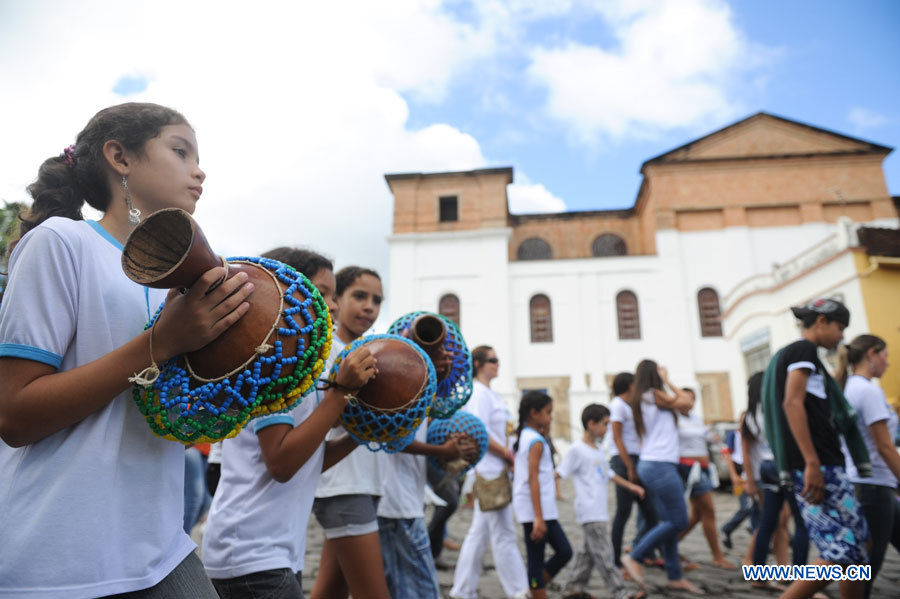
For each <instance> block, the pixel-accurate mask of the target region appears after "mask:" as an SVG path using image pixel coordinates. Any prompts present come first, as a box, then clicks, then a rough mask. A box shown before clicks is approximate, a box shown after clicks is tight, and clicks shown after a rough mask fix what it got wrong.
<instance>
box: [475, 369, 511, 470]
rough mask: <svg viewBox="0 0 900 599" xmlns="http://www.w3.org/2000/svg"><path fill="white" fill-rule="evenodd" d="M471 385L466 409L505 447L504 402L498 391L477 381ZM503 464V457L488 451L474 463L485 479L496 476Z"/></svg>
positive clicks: (504, 463) (492, 437)
mask: <svg viewBox="0 0 900 599" xmlns="http://www.w3.org/2000/svg"><path fill="white" fill-rule="evenodd" d="M472 387H473V388H472V397H471V399H469V402H468V403H467V404H466V409H467V410H468V411H470V412H472V413H473V414H475V415H476V416H478V418H479V420H481V422H483V423H484V426H485V428H486V429H487V432H488V435H489V436H490V437H491V439H493V440H494V441H496V442H497V443H499V444H500V445H501V446H503V447H506V414H507V413H506V403H505V402H504V401H503V398H502V397H500V395H499V394H498V393H495V392H494V391H491V389H489V388H488V387H487V386H486V385H484V384H482V383H481V382H479V381H475V384H474V385H473V386H472ZM505 465H506V462H505V461H504V460H503V458H501V457H500V456H498V455H496V454H494V453H492V452H491V451H488V452H487V453H485V454H484V457H483V458H481V460H480V461H479V462H478V464H476V465H475V472H477V473H478V474H480V475H481V476H483V477H484V478H487V479H492V478H497V477H498V476H500V473H501V472H503V467H504V466H505Z"/></svg>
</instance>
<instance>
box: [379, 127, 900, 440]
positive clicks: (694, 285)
mask: <svg viewBox="0 0 900 599" xmlns="http://www.w3.org/2000/svg"><path fill="white" fill-rule="evenodd" d="M891 151H892V149H891V148H888V147H884V146H880V145H876V144H874V143H871V142H868V141H864V140H861V139H856V138H853V137H849V136H846V135H842V134H839V133H835V132H832V131H827V130H824V129H821V128H818V127H814V126H810V125H806V124H803V123H800V122H797V121H793V120H789V119H785V118H781V117H778V116H774V115H771V114H767V113H764V112H761V113H758V114H755V115H753V116H750V117H748V118H745V119H743V120H741V121H739V122H737V123H734V124H732V125H729V126H727V127H725V128H723V129H720V130H718V131H715V132H713V133H710V134H709V135H706V136H704V137H701V138H699V139H696V140H694V141H691V142H689V143H686V144H684V145H683V146H680V147H677V148H674V149H672V150H669V151H667V152H665V153H662V154H660V155H659V156H656V157H654V158H650V159H649V160H647V161H646V162H644V163H643V165H642V166H641V174H642V176H643V179H642V182H641V185H640V190H639V191H638V194H637V198H636V199H635V202H634V205H633V206H632V207H631V208H627V209H622V210H589V211H572V212H562V213H556V214H510V212H509V208H508V202H507V194H506V186H507V185H509V184H510V183H512V181H513V169H512V168H509V167H505V168H487V169H478V170H471V171H463V172H448V173H402V174H389V175H386V176H385V179H386V180H387V184H388V185H389V187H390V189H391V192H392V193H393V196H394V218H393V234H392V235H391V236H390V237H389V246H390V283H389V289H387V290H386V291H387V293H388V296H389V297H390V298H391V311H392V314H391V316H392V317H397V316H400V315H402V314H404V313H406V312H409V311H411V310H431V311H435V312H440V313H441V314H445V315H447V316H449V317H451V318H453V319H454V320H455V321H456V322H457V323H459V325H460V327H461V330H462V333H463V335H464V336H465V338H466V340H467V341H468V343H469V345H470V347H474V346H476V345H481V344H486V345H491V346H492V347H494V348H495V349H496V351H497V355H498V356H499V358H500V376H499V378H498V379H497V380H496V381H495V382H494V385H493V386H494V388H495V389H496V390H497V391H498V392H500V393H501V394H503V395H504V397H506V398H507V401H508V405H509V407H510V409H511V410H512V411H513V413H515V410H516V406H517V401H518V397H519V395H520V393H521V392H522V391H524V390H528V389H542V390H545V391H546V392H547V393H549V394H550V395H551V396H552V397H553V399H554V424H553V430H552V431H551V434H552V436H553V437H556V438H560V439H568V438H572V437H573V436H574V435H577V434H578V432H579V430H580V428H581V424H580V413H581V410H582V408H583V407H584V406H585V405H587V404H588V403H592V402H599V403H604V404H605V403H608V401H609V399H610V394H611V391H610V386H611V381H612V378H613V377H614V376H615V375H616V373H618V372H621V371H631V372H633V371H634V368H635V366H636V365H637V363H638V362H639V361H640V360H642V359H644V358H651V359H653V360H655V361H657V362H658V363H659V364H662V365H665V366H667V367H668V369H669V372H670V377H671V378H672V380H673V381H676V382H678V383H679V384H681V385H683V386H686V387H692V388H694V389H696V390H697V391H698V399H699V400H700V401H699V403H698V406H697V409H698V410H699V411H700V412H701V413H702V415H703V416H704V418H705V419H706V420H707V421H708V422H715V421H734V420H736V418H737V417H738V415H739V414H740V410H741V409H742V406H744V405H745V404H746V396H745V391H744V390H745V388H746V387H745V385H746V378H747V376H749V374H752V371H753V369H754V368H757V367H758V363H760V361H761V360H763V356H762V353H764V352H762V353H761V351H760V348H761V347H763V346H765V347H766V348H767V349H766V351H769V352H772V353H774V351H777V349H778V347H774V346H771V343H770V342H769V340H770V338H771V339H776V338H777V339H778V340H779V342H780V340H781V336H779V335H780V334H779V335H769V336H767V335H768V333H762V332H761V331H762V330H763V329H765V327H766V324H765V322H764V321H765V318H762V319H760V318H759V316H760V315H759V314H756V313H755V312H753V311H752V310H751V312H747V311H746V310H747V309H748V307H750V306H751V304H752V302H751V301H750V299H747V298H748V297H749V298H751V299H752V298H753V297H756V296H760V297H762V296H766V297H772V295H771V293H769V294H768V295H767V294H766V293H765V292H764V290H765V289H769V290H770V291H771V289H770V288H772V287H773V286H777V284H778V282H777V281H775V280H774V279H773V276H774V275H773V269H776V270H777V269H778V268H779V265H783V264H787V263H790V262H791V261H792V260H795V259H796V257H797V256H800V255H806V254H805V253H808V252H810V251H813V252H815V249H813V250H810V248H816V247H819V245H820V244H822V243H827V242H828V240H830V239H832V238H836V236H841V235H842V236H843V237H840V239H841V240H843V241H844V247H845V249H846V247H848V244H850V245H852V243H850V242H851V241H852V242H853V243H858V235H857V232H858V229H859V225H861V224H862V225H866V226H867V227H873V228H878V229H894V230H896V229H897V227H898V219H897V207H896V206H895V204H894V200H893V199H892V198H891V196H890V194H889V193H888V190H887V185H886V182H885V177H884V173H883V170H882V162H883V160H884V159H885V157H886V156H887V155H888V154H889V153H890V152H891ZM854 223H855V224H854ZM894 239H896V237H894ZM863 255H865V254H863ZM808 261H809V260H807V262H808ZM801 270H802V269H801ZM795 274H802V273H800V271H798V273H795ZM889 274H890V273H889ZM767 277H768V278H767ZM889 278H890V277H889ZM891 280H893V281H895V282H897V283H898V284H900V280H897V279H891ZM748 281H756V283H758V285H757V286H756V287H753V284H750V286H749V287H748ZM817 284H818V283H816V284H811V285H806V286H804V285H800V286H799V287H796V288H795V289H794V290H793V294H794V295H792V296H788V295H785V294H781V295H779V296H778V298H777V300H772V301H768V303H767V304H766V305H765V306H764V307H762V308H760V310H763V311H769V312H773V313H778V314H781V312H783V311H784V310H786V309H787V308H788V307H789V305H790V303H800V302H803V301H806V300H808V299H809V297H811V296H809V297H807V296H806V295H805V294H806V293H815V292H818V291H827V288H828V285H825V286H824V288H823V289H819V288H816V285H817ZM819 287H820V288H821V287H822V286H821V285H819ZM814 288H815V289H814ZM894 289H895V290H897V291H900V289H897V288H894ZM761 290H762V291H761ZM754 292H755V293H754ZM748 293H749V294H750V295H749V296H748ZM745 296H747V297H745ZM739 297H740V298H744V299H743V300H742V301H741V302H736V300H737V299H738V298H739ZM894 297H895V298H896V297H900V295H895V296H894ZM737 303H741V306H738V305H737ZM782 304H783V305H782ZM860 309H862V308H860ZM726 310H728V311H729V313H730V315H729V317H730V318H731V320H730V321H727V320H726V319H725V318H723V316H725V312H726ZM742 310H743V312H741V311H742ZM853 310H854V307H851V311H853ZM757 311H759V310H757ZM739 312H740V315H741V319H740V322H738V321H736V320H735V317H736V315H738V313H739ZM748 315H752V316H753V318H757V320H756V321H753V319H752V318H750V319H749V320H748V318H747V316H748ZM781 316H783V315H781ZM781 316H779V317H781ZM854 316H855V314H854ZM782 320H783V318H782ZM779 322H781V321H779ZM859 323H862V327H863V328H860V327H859V326H857V325H858V324H859ZM723 324H727V326H725V327H723ZM866 326H868V321H867V320H866V319H865V318H855V319H851V327H850V329H849V330H848V331H847V338H848V340H849V338H852V336H854V335H855V334H858V333H862V332H868V331H867V330H866V329H865V327H866ZM898 326H900V323H898V322H894V323H893V327H894V329H895V330H896V329H897V327H898ZM871 332H873V333H876V334H878V331H871ZM754 335H755V336H756V337H755V339H756V341H755V342H754V340H753V339H752V338H751V339H749V340H748V339H746V338H747V337H753V336H754ZM762 339H764V341H761V340H762ZM790 340H792V339H788V341H790ZM754 343H755V345H754ZM742 347H744V348H746V351H743V350H742ZM898 351H900V350H898ZM753 352H756V353H755V354H754V353H753ZM766 359H767V358H766ZM754 360H755V361H754ZM889 374H890V375H892V376H893V377H894V378H895V379H896V378H897V377H898V375H897V368H896V367H894V368H893V369H892V371H889Z"/></svg>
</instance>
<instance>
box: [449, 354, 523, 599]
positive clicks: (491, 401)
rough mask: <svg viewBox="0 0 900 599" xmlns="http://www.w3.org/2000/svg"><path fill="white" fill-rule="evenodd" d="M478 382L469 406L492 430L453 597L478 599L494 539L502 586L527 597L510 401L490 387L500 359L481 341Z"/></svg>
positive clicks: (479, 471) (479, 467)
mask: <svg viewBox="0 0 900 599" xmlns="http://www.w3.org/2000/svg"><path fill="white" fill-rule="evenodd" d="M472 362H473V367H474V371H475V384H474V390H473V392H472V398H471V399H470V400H469V402H468V403H467V404H466V406H465V408H464V409H466V410H468V411H470V412H472V413H473V414H475V415H476V416H478V417H479V418H480V419H481V421H482V422H484V426H485V428H487V431H488V436H489V441H488V451H487V453H486V454H485V456H484V457H483V458H482V459H481V461H480V462H478V464H477V465H476V466H475V476H476V482H475V498H476V501H475V509H474V513H473V515H472V525H471V526H470V527H469V532H468V533H466V538H465V539H464V540H463V543H462V547H461V548H460V551H459V560H458V561H457V562H456V571H455V572H454V573H453V588H452V589H451V590H450V596H451V597H454V598H456V599H475V597H477V596H478V578H479V577H480V576H481V558H482V555H483V554H484V549H485V547H486V546H487V541H488V540H490V543H491V550H492V551H493V554H494V564H495V566H496V568H497V576H499V577H500V584H501V585H502V586H503V591H504V592H505V593H506V595H507V596H508V597H525V596H527V593H528V580H527V574H526V572H525V564H524V562H523V561H522V557H521V553H519V548H518V545H516V529H515V526H514V525H513V514H512V506H511V505H510V502H511V500H512V483H511V481H510V478H509V473H510V465H511V464H512V453H511V452H510V450H509V446H508V444H507V440H506V421H507V411H506V404H505V403H504V401H503V398H502V397H500V395H499V394H497V393H495V392H494V391H492V390H491V388H490V385H491V380H492V379H494V378H496V377H497V371H498V370H499V368H500V366H499V364H500V361H499V360H498V359H497V353H496V352H495V351H494V350H493V348H491V347H488V346H486V345H481V346H479V347H476V348H475V349H474V350H472Z"/></svg>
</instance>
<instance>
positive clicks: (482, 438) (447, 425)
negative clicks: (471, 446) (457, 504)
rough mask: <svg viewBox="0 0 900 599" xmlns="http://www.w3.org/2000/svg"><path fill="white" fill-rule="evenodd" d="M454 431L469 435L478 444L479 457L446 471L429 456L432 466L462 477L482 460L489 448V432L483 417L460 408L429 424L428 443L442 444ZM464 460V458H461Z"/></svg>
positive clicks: (442, 471)
mask: <svg viewBox="0 0 900 599" xmlns="http://www.w3.org/2000/svg"><path fill="white" fill-rule="evenodd" d="M454 433H459V434H465V435H469V436H470V437H471V438H472V440H473V441H475V444H476V445H477V446H478V459H477V460H475V461H474V462H472V463H468V462H465V463H463V464H462V466H457V467H455V468H451V470H452V471H451V472H445V471H444V467H443V465H442V464H441V463H440V462H439V461H438V460H436V459H435V458H433V457H430V458H428V459H429V460H430V461H431V464H432V466H434V467H435V468H437V470H438V471H439V472H441V473H444V474H450V475H453V476H458V477H462V475H463V474H465V473H466V472H467V471H468V470H469V469H470V468H472V466H474V465H475V464H477V463H478V462H479V461H481V458H483V457H484V454H485V453H487V449H488V432H487V429H486V428H485V427H484V423H483V422H481V419H480V418H479V417H478V416H476V415H474V414H472V413H470V412H466V411H465V410H460V411H458V412H456V413H455V414H453V415H452V416H450V418H443V419H435V420H432V421H431V424H429V425H428V444H429V445H441V444H443V443H444V442H445V441H446V440H447V437H449V436H450V435H452V434H454ZM460 462H462V460H460Z"/></svg>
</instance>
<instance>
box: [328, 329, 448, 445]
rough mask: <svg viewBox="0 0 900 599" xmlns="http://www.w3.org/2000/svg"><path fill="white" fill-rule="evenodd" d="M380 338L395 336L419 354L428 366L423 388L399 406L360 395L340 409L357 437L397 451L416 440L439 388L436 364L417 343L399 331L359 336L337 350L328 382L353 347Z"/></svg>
mask: <svg viewBox="0 0 900 599" xmlns="http://www.w3.org/2000/svg"><path fill="white" fill-rule="evenodd" d="M379 339H394V340H397V341H402V342H403V343H405V344H407V345H409V346H410V347H412V348H413V349H415V351H416V352H417V353H418V354H419V356H420V357H421V358H422V361H423V362H424V363H425V366H426V369H427V373H428V375H427V378H426V380H425V381H423V385H422V390H421V391H420V392H419V393H418V394H417V396H416V397H414V398H410V401H408V402H407V403H406V404H405V405H403V406H400V407H399V408H391V409H384V408H379V407H376V406H372V405H369V404H367V403H365V402H364V401H362V400H360V399H359V398H354V399H351V400H350V401H349V402H348V403H347V405H346V407H344V411H343V412H341V424H342V425H343V426H344V428H345V429H346V430H347V433H349V435H350V436H351V437H352V438H353V440H354V441H356V442H357V443H359V444H360V445H364V446H366V447H368V448H369V450H370V451H385V452H387V453H397V452H398V451H401V450H403V449H404V448H406V446H407V445H409V444H410V443H412V442H413V439H414V438H415V436H416V431H417V430H419V426H420V425H421V424H422V421H423V420H424V419H425V418H426V417H427V416H428V413H429V409H430V408H431V402H432V400H433V398H434V394H435V391H436V390H437V375H436V374H435V372H434V365H433V364H432V363H431V360H430V359H429V358H428V356H427V355H426V354H425V352H424V351H423V350H422V348H420V347H419V346H418V345H416V344H415V343H413V342H412V341H410V340H409V339H407V338H405V337H400V336H398V335H368V336H366V337H360V338H359V339H357V340H355V341H354V342H353V343H351V344H350V345H348V346H347V347H345V348H344V350H343V351H342V352H341V353H340V354H338V356H337V358H336V359H335V361H334V364H333V365H332V367H331V374H330V375H329V377H328V380H329V382H331V383H334V382H335V380H336V379H337V374H338V372H339V371H340V368H341V362H343V360H344V358H346V357H347V355H348V354H350V352H352V351H353V350H355V349H357V348H359V347H362V346H364V345H366V344H368V343H371V342H373V341H377V340H379Z"/></svg>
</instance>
